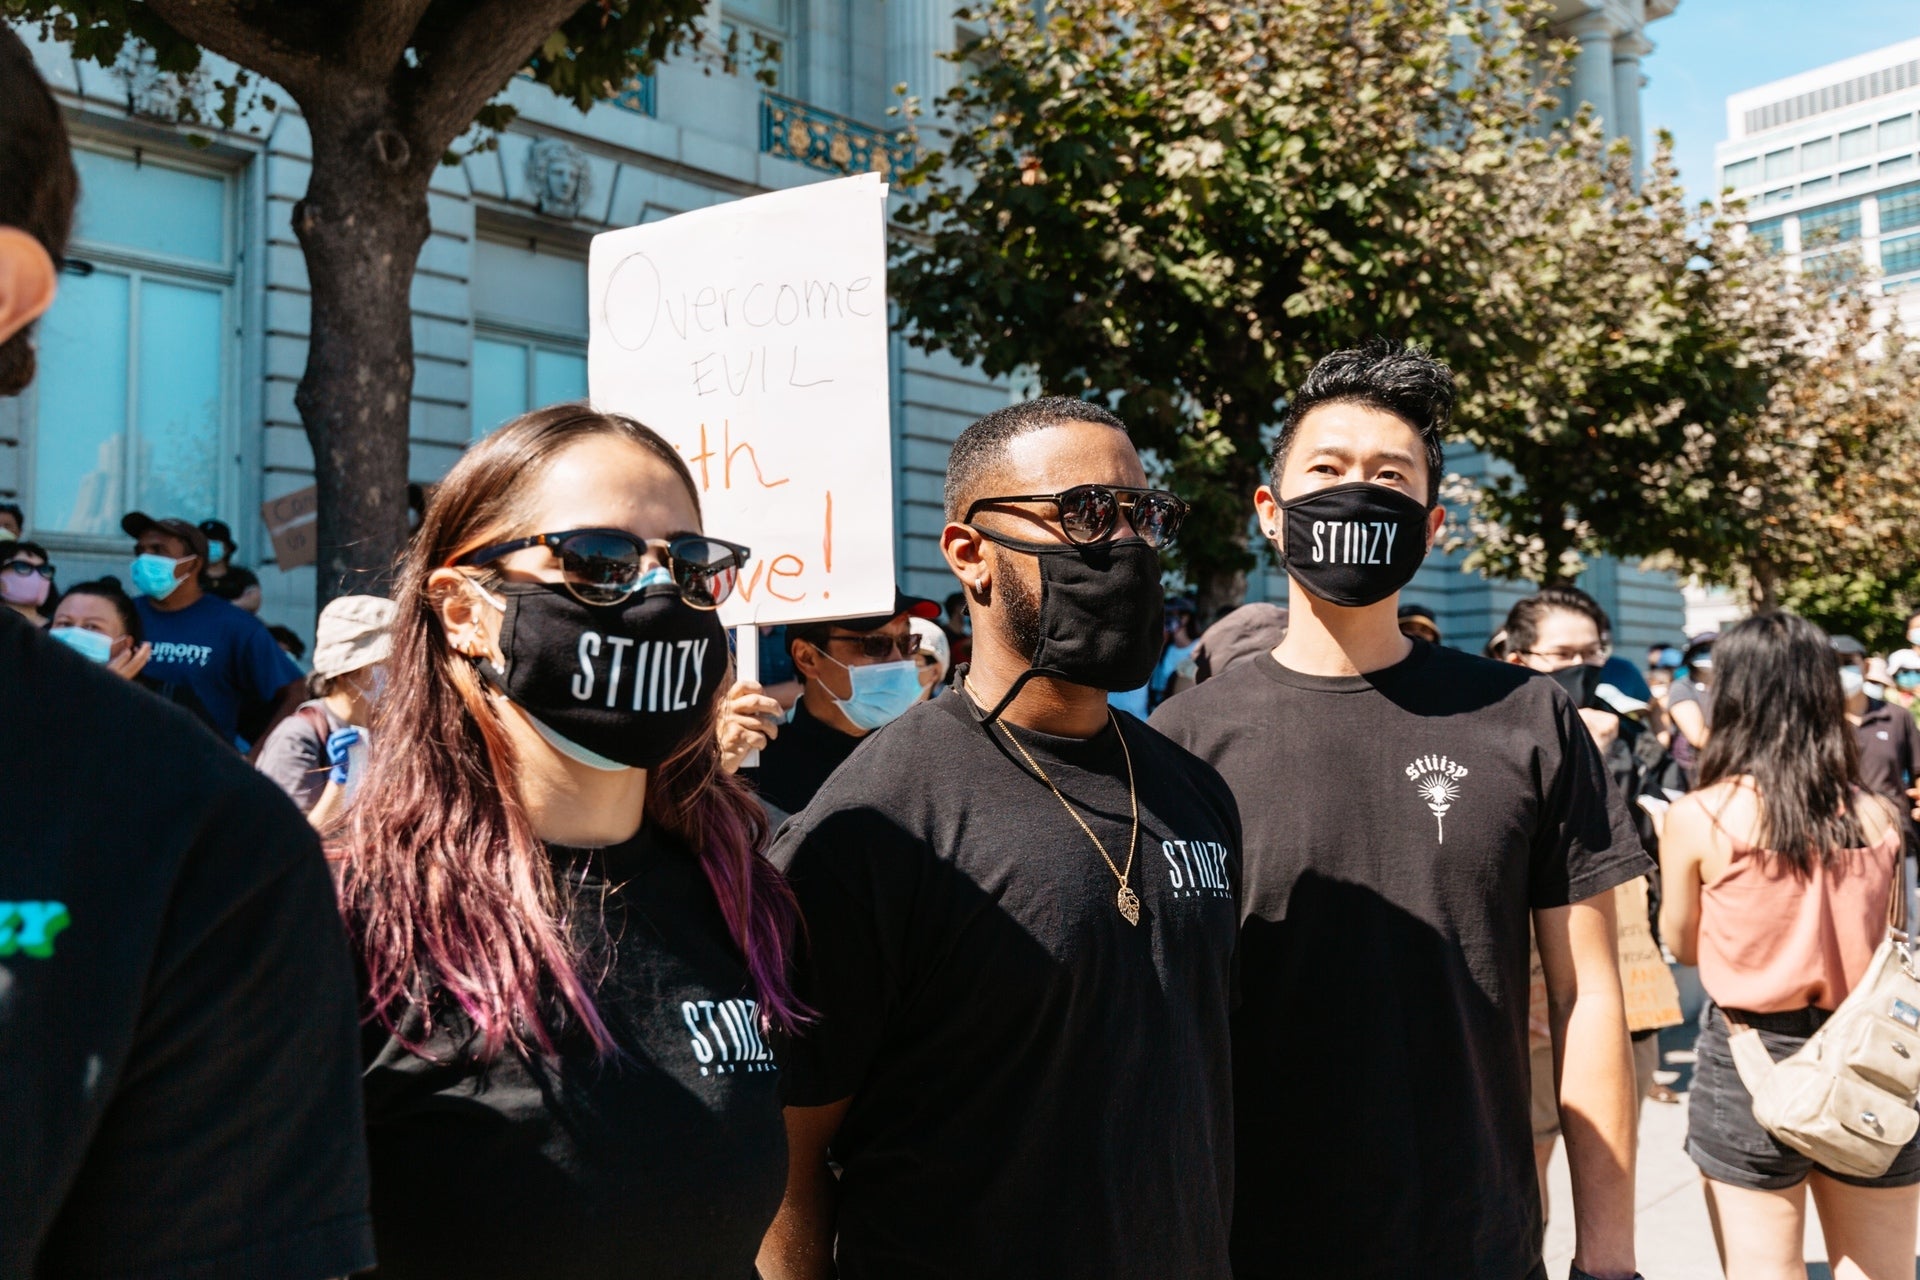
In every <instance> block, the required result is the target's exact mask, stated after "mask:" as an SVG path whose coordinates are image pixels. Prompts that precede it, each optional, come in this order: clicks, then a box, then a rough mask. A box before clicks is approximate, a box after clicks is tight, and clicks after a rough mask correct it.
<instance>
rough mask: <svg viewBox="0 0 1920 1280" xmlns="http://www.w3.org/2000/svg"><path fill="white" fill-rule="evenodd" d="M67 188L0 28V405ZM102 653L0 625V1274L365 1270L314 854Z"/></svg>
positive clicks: (233, 766)
mask: <svg viewBox="0 0 1920 1280" xmlns="http://www.w3.org/2000/svg"><path fill="white" fill-rule="evenodd" d="M76 188H77V180H76V176H75V173H74V168H73V162H72V159H71V156H70V153H69V151H68V147H67V139H66V131H65V129H64V127H63V126H62V124H61V122H60V115H59V111H58V108H57V107H56V106H55V104H54V101H53V97H52V95H51V94H49V93H48V92H47V89H46V86H45V85H44V84H42V83H41V81H40V78H39V75H38V74H37V72H36V71H35V70H34V66H33V60H32V56H31V55H30V54H29V53H28V52H27V49H26V47H25V46H24V45H22V44H21V42H20V40H19V38H18V37H17V36H15V35H14V33H13V32H12V31H11V30H10V29H8V28H6V27H4V26H0V395H13V394H17V393H18V392H20V391H22V390H23V389H25V387H26V386H27V384H28V382H29V381H30V379H31V377H32V372H33V349H32V346H31V343H30V341H29V339H28V337H27V334H26V329H27V326H28V325H29V324H31V323H32V321H33V320H34V319H35V318H36V317H37V316H39V315H40V314H41V313H43V312H44V311H45V310H46V309H47V307H48V306H50V305H51V304H52V303H53V298H54V290H55V284H56V281H57V273H56V266H55V264H56V262H57V261H58V259H59V255H60V254H61V253H62V252H63V251H64V249H65V246H66V237H67V230H68V227H69V225H70V224H71V222H72V215H73V206H74V200H75V193H76ZM68 621H69V623H70V624H71V625H72V626H73V627H75V628H76V629H79V630H86V631H88V632H89V633H90V634H92V633H93V632H92V628H89V627H87V626H86V625H85V619H84V618H83V617H82V616H81V615H78V614H72V613H70V614H69V615H68ZM71 639H72V638H71V637H69V641H70V642H71ZM119 639H120V637H117V636H116V637H114V638H113V639H112V640H110V641H109V642H108V649H109V653H108V662H107V663H102V662H97V661H90V660H89V658H93V657H98V648H99V647H98V644H97V643H95V642H85V641H83V642H82V645H83V646H88V647H91V648H92V649H93V650H94V652H93V653H91V654H88V655H87V656H84V657H83V656H82V654H81V653H79V652H76V651H75V647H74V646H71V643H68V644H62V643H59V642H57V641H54V640H51V639H49V638H47V637H46V636H44V635H42V634H40V633H39V632H38V631H37V630H36V629H35V628H34V627H33V626H31V625H30V624H29V623H27V622H26V621H24V620H23V619H21V618H20V617H19V616H18V615H17V614H15V613H14V612H13V611H12V610H5V609H0V724H3V725H5V726H6V732H5V733H0V776H4V777H5V778H6V779H7V782H8V785H9V786H11V787H13V788H15V789H16V791H17V793H18V794H21V795H29V796H32V797H33V803H31V804H28V805H19V806H15V807H14V808H13V809H12V810H11V811H10V812H9V814H8V819H7V843H6V852H5V856H4V857H0V1080H4V1081H5V1085H4V1087H0V1134H4V1135H5V1141H4V1142H0V1275H5V1276H67V1275H73V1276H82V1275H84V1276H134V1275H139V1276H156V1277H157V1276H187V1275H193V1276H219V1277H222V1280H226V1278H228V1277H233V1278H234V1280H253V1278H254V1277H258V1278H259V1280H320V1278H321V1277H326V1276H340V1275H345V1274H347V1273H348V1272H354V1271H360V1270H362V1269H364V1268H366V1267H369V1266H371V1265H373V1260H374V1259H373V1250H372V1241H371V1236H370V1232H369V1228H368V1222H367V1213H366V1197H367V1170H366V1152H365V1148H364V1145H363V1141H362V1138H361V1132H362V1130H361V1110H360V1093H359V1088H358V1084H357V1076H358V1054H357V1043H356V1042H357V1036H356V1034H355V1027H354V1001H353V980H352V970H351V966H350V965H349V962H348V957H347V950H346V946H345V943H344V940H343V937H342V934H341V929H340V919H339V915H338V911H337V908H336V907H335V904H334V899H333V890H332V886H331V884H330V883H329V881H328V877H327V870H326V864H325V862H324V861H323V860H322V858H321V855H320V849H319V845H318V843H317V841H316V840H315V839H314V835H313V832H312V830H311V829H310V828H309V827H308V826H307V825H306V823H304V822H302V821H301V820H300V815H299V814H298V813H297V812H296V811H295V810H294V808H293V806H292V805H290V804H288V803H287V801H286V798H285V797H284V796H282V795H281V794H280V793H279V792H278V791H277V790H275V789H274V787H273V784H272V783H270V782H268V781H267V780H266V779H265V778H262V777H261V776H260V775H259V774H257V773H255V772H254V771H253V770H251V769H249V768H247V766H246V764H245V763H244V762H243V761H241V760H240V759H239V758H238V757H237V756H235V755H234V754H233V752H232V751H231V750H230V749H229V748H228V747H227V746H225V745H224V744H223V743H222V742H219V741H217V740H216V739H215V738H213V737H212V736H211V735H209V734H207V733H205V732H203V731H202V730H201V728H200V727H199V726H198V725H196V724H195V723H194V722H193V720H192V719H191V718H190V717H189V716H187V715H186V714H184V713H182V712H181V711H179V710H178V709H176V708H173V707H169V706H167V705H166V704H165V703H164V702H162V701H161V700H159V699H158V698H155V697H153V696H151V695H150V694H148V693H146V692H144V691H143V690H141V689H138V688H136V687H134V685H133V683H132V682H131V681H129V680H128V679H126V678H125V675H126V674H131V673H130V672H128V671H127V669H126V668H124V667H123V669H122V672H115V671H113V670H110V669H108V667H109V664H110V663H111V660H112V657H113V654H112V652H111V650H112V648H113V646H114V645H115V644H116V643H117V642H118V640H119ZM126 652H128V650H127V649H122V650H121V654H122V655H123V656H124V654H125V653H126Z"/></svg>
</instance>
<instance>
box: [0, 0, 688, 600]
mask: <svg viewBox="0 0 1920 1280" xmlns="http://www.w3.org/2000/svg"><path fill="white" fill-rule="evenodd" d="M705 8H706V5H705V0H590V2H589V3H584V4H583V3H581V0H340V2H338V3H322V2H319V0H293V2H288V3H259V2H257V0H0V14H4V15H5V16H6V17H7V18H8V19H10V20H12V21H14V22H17V23H21V24H23V25H28V26H37V28H38V30H39V31H40V32H41V34H42V36H43V38H44V37H45V36H49V35H50V36H53V37H56V38H58V39H60V40H63V41H65V42H67V43H68V44H70V45H71V46H72V48H73V52H74V54H75V56H76V57H79V58H83V59H87V60H89V61H93V62H96V63H99V64H100V65H102V66H111V65H112V64H113V63H114V62H115V61H116V60H117V59H118V58H120V57H121V56H122V53H123V51H124V50H125V48H126V46H127V43H128V41H129V40H137V41H139V42H141V43H142V44H144V45H145V46H147V47H148V48H150V49H151V51H152V57H153V59H154V62H155V64H156V66H157V68H158V69H159V71H161V72H162V73H167V74H171V75H174V76H180V77H192V76H194V75H195V74H196V73H197V72H199V71H200V69H201V67H202V62H203V59H204V58H205V55H207V54H215V55H218V56H219V57H221V58H224V59H226V60H228V61H229V62H231V63H233V64H235V65H236V66H237V67H238V68H239V69H240V72H239V74H238V75H236V76H232V77H230V78H228V79H227V80H226V81H225V82H224V83H222V84H220V85H219V92H218V95H217V100H216V103H215V105H214V107H213V113H214V114H215V115H216V116H218V118H219V119H220V121H221V123H223V124H225V125H229V126H231V125H232V124H233V123H234V119H235V116H236V113H237V111H238V110H239V109H240V106H241V105H243V104H244V103H245V102H246V101H247V100H248V94H247V90H248V89H249V87H253V88H258V87H260V86H259V82H261V81H265V82H269V83H270V84H271V86H274V87H276V88H277V89H278V90H279V91H281V92H284V93H285V95H286V96H287V97H288V98H290V99H291V100H292V101H293V102H294V103H295V104H296V105H297V106H298V107H299V109H300V112H301V114H302V116H303V117H304V118H305V120H306V123H307V127H308V130H309V131H310V132H311V134H312V137H313V166H312V172H311V176H310V177H309V179H308V185H307V191H306V194H305V196H304V197H303V198H302V199H301V200H300V201H299V203H298V204H297V205H296V206H295V207H294V212H293V230H294V234H295V235H296V236H297V237H298V238H299V241H300V247H301V249H302V251H303V252H304V254H305V256H306V263H307V276H308V280H309V282H310V287H311V289H312V321H311V336H310V338H309V340H308V345H307V364H306V370H305V372H304V374H303V375H302V377H301V379H300V384H299V388H298V390H297V391H296V393H295V403H296V404H297V405H298V406H299V410H300V416H301V421H302V423H303V424H304V425H305V427H306V432H307V438H308V440H309V441H310V442H311V443H312V445H313V456H314V470H315V475H316V479H317V482H318V486H319V496H320V512H319V530H318V533H319V542H320V547H319V575H318V577H319V596H320V602H321V603H325V601H326V600H328V599H330V598H332V597H333V596H335V595H339V594H343V593H347V592H352V591H356V590H362V589H365V588H366V587H367V586H368V585H369V584H371V583H373V582H375V581H376V580H377V579H379V578H380V577H381V576H382V575H383V574H384V573H385V572H386V571H387V570H388V569H389V568H390V566H391V565H392V564H393V562H394V559H395V558H396V557H397V556H398V554H399V552H400V550H401V549H402V547H403V546H404V545H405V539H406V529H407V499H406V490H407V419H408V407H409V400H410V396H411V391H412V386H413V334H412V325H411V311H410V307H409V290H410V287H411V284H412V280H413V272H414V266H415V263H416V262H417V261H418V259H419V256H420V250H421V247H422V246H423V245H424V244H425V243H426V239H427V235H428V232H429V230H430V224H429V219H428V213H427V187H428V184H429V182H430V181H431V180H432V177H433V172H434V168H435V166H437V165H439V164H440V163H441V162H442V161H443V159H445V158H446V157H447V156H448V153H449V149H450V148H452V147H453V146H454V145H455V143H456V141H457V140H459V139H460V138H461V136H462V135H463V134H465V133H467V131H468V130H469V129H470V128H472V127H473V126H474V125H475V124H476V123H478V124H480V125H482V126H491V127H498V126H500V125H503V124H505V123H506V121H507V120H508V119H509V118H510V116H511V111H510V110H509V109H507V108H506V107H504V106H503V105H502V104H500V103H498V102H497V101H496V98H497V97H498V95H499V94H500V92H501V91H502V90H503V89H504V88H505V87H506V85H507V82H508V81H509V79H511V78H512V77H513V76H514V75H515V74H517V73H520V72H523V71H524V72H525V73H527V74H528V75H529V76H530V77H531V78H532V79H533V80H534V81H536V82H538V83H539V84H541V85H544V86H545V87H547V88H548V89H550V90H552V91H553V92H554V93H555V94H556V95H558V96H559V97H561V98H563V99H565V100H566V101H569V102H572V103H574V104H575V105H577V106H579V107H581V108H583V109H584V108H585V107H587V106H589V105H591V104H592V103H593V102H594V101H596V100H598V99H602V98H606V97H609V96H611V95H613V94H614V93H617V92H619V91H620V90H621V89H622V88H623V87H624V86H626V85H628V84H629V83H631V81H632V80H633V78H634V77H635V76H636V75H639V74H642V73H644V72H646V71H648V70H650V69H651V67H652V65H653V63H654V61H655V60H656V59H658V58H660V57H662V56H663V55H665V54H666V52H667V51H668V50H669V48H671V47H673V46H674V44H675V43H676V42H678V41H680V40H683V39H685V38H688V37H689V36H690V35H692V34H693V32H694V27H693V24H694V22H695V20H696V19H697V18H698V17H699V16H700V14H701V13H702V12H703V11H704V10H705Z"/></svg>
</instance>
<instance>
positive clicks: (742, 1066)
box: [680, 999, 778, 1076]
mask: <svg viewBox="0 0 1920 1280" xmlns="http://www.w3.org/2000/svg"><path fill="white" fill-rule="evenodd" d="M680 1016H681V1017H682V1018H684V1019H686V1023H687V1030H688V1031H690V1032H692V1033H693V1056H694V1058H695V1059H696V1060H698V1061H699V1063H700V1074H701V1075H703V1076H729V1075H733V1074H735V1073H736V1072H741V1071H748V1072H753V1071H775V1070H778V1068H777V1067H775V1066H774V1063H773V1050H771V1049H769V1048H767V1042H766V1041H764V1040H762V1039H761V1038H760V1005H759V1002H758V1001H755V1000H746V999H738V1000H683V1001H681V1003H680Z"/></svg>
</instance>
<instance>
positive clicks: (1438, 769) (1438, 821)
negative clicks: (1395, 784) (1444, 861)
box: [1407, 756, 1467, 844]
mask: <svg viewBox="0 0 1920 1280" xmlns="http://www.w3.org/2000/svg"><path fill="white" fill-rule="evenodd" d="M1466 776H1467V767H1466V766H1465V765H1463V764H1455V763H1454V762H1453V761H1452V760H1449V759H1448V758H1447V757H1446V756H1421V757H1420V758H1419V759H1418V760H1415V761H1414V762H1413V763H1412V764H1410V765H1408V766H1407V777H1409V778H1411V779H1412V780H1413V787H1414V790H1416V791H1418V792H1419V793H1420V798H1421V799H1422V800H1425V801H1426V802H1427V809H1428V811H1429V812H1431V813H1432V814H1433V826H1434V838H1435V842H1436V843H1438V844H1445V843H1446V842H1447V810H1449V809H1451V808H1453V802H1454V801H1455V800H1457V799H1459V797H1460V779H1462V778H1464V777H1466Z"/></svg>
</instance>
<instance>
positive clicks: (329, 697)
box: [254, 596, 393, 829]
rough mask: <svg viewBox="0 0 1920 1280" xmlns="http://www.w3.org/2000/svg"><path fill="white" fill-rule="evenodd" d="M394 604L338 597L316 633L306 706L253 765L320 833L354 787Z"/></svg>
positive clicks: (382, 679)
mask: <svg viewBox="0 0 1920 1280" xmlns="http://www.w3.org/2000/svg"><path fill="white" fill-rule="evenodd" d="M392 626H393V601H391V600H383V599H381V598H380V597H379V596H341V597H340V598H339V599H337V600H330V601H328V602H327V607H326V608H324V609H322V610H321V611H320V621H319V623H318V625H317V626H316V627H315V628H314V642H313V674H312V675H311V676H309V677H308V678H307V688H308V690H309V691H311V692H312V694H313V698H312V700H311V701H308V702H303V703H301V704H300V707H299V709H298V710H297V711H295V712H294V714H292V715H290V716H288V717H287V718H286V719H284V720H282V721H281V722H280V723H279V724H277V725H275V726H274V727H273V729H272V731H271V732H269V733H268V734H267V736H266V739H265V740H264V741H263V742H262V743H261V746H260V754H259V756H258V758H257V759H256V760H255V761H254V764H255V767H257V768H258V769H259V770H260V772H262V773H264V774H266V775H267V776H268V777H269V778H272V779H273V780H274V781H275V782H276V783H278V784H279V785H280V789H281V790H282V791H284V792H286V793H287V794H288V795H289V796H291V797H292V798H293V802H294V803H295V804H297V805H299V806H300V811H301V812H302V813H304V814H306V815H307V821H309V822H311V823H312V824H313V825H314V826H315V827H317V828H323V829H324V828H325V827H326V825H327V823H328V821H329V820H331V819H332V817H333V816H334V815H335V814H336V813H338V812H339V811H340V810H341V809H343V808H345V807H346V804H347V802H348V801H349V800H351V799H352V798H353V789H354V788H355V787H356V786H358V785H359V781H360V777H359V775H360V773H361V766H362V764H363V762H364V761H365V759H366V754H367V743H368V741H369V739H370V735H369V731H368V728H367V726H368V725H369V724H371V723H372V722H373V709H374V705H375V703H377V702H378V701H379V698H380V690H381V687H382V686H383V685H384V684H385V683H386V666H385V664H386V661H387V658H388V657H389V656H390V655H391V654H392V653H393V636H392V634H391V628H392Z"/></svg>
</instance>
